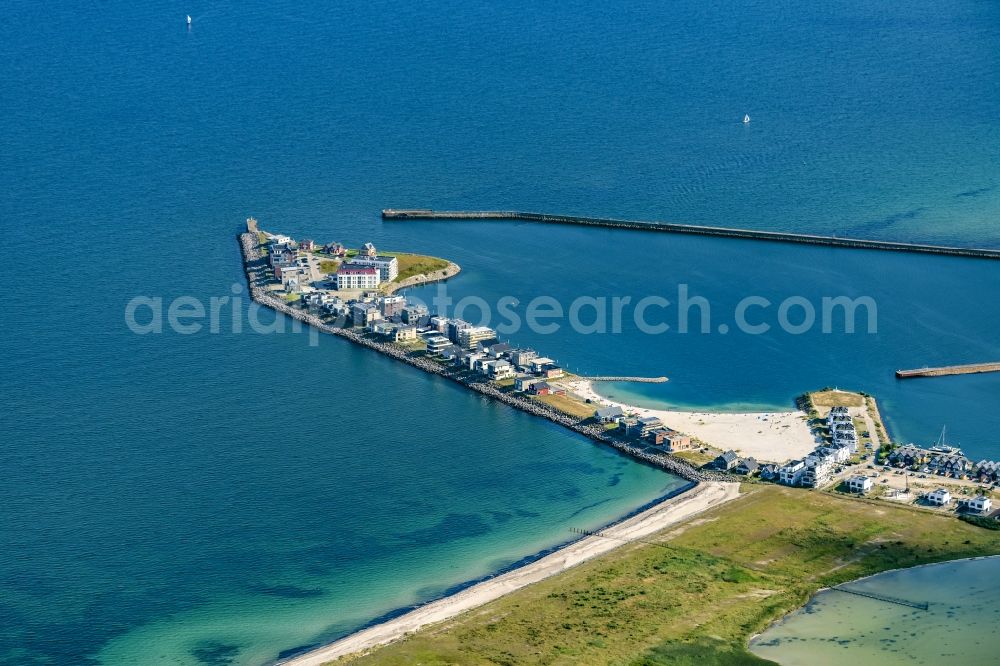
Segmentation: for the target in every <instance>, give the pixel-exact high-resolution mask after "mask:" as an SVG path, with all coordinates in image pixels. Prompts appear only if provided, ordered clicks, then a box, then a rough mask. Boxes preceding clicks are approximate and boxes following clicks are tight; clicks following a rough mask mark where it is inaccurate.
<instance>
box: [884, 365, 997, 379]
mask: <svg viewBox="0 0 1000 666" xmlns="http://www.w3.org/2000/svg"><path fill="white" fill-rule="evenodd" d="M981 372H1000V363H971V364H969V365H946V366H942V367H940V368H919V369H917V370H897V371H896V378H897V379H911V378H913V377H943V376H945V375H975V374H979V373H981Z"/></svg>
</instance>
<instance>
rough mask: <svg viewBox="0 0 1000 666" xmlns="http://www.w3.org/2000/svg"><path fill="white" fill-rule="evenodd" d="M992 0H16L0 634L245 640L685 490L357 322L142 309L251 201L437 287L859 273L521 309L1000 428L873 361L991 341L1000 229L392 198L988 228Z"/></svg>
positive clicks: (273, 648)
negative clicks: (388, 215)
mask: <svg viewBox="0 0 1000 666" xmlns="http://www.w3.org/2000/svg"><path fill="white" fill-rule="evenodd" d="M997 12H998V9H997V7H996V6H995V5H993V4H990V3H977V2H968V1H952V2H945V3H936V4H933V5H929V4H925V3H920V2H903V3H893V4H891V5H890V4H885V5H874V6H873V5H872V4H871V3H862V2H856V1H854V0H842V1H840V2H835V3H825V4H823V5H822V6H817V7H784V6H775V5H773V3H767V2H740V3H724V4H722V5H714V6H706V5H704V3H697V2H681V3H671V4H670V5H669V6H668V5H663V4H662V3H654V2H636V3H629V4H627V5H625V6H621V7H616V8H614V9H605V8H602V7H597V6H591V5H590V4H588V3H569V4H566V3H563V4H560V5H559V6H557V7H556V6H554V7H550V8H537V7H535V6H534V5H533V4H531V3H516V2H515V3H504V4H503V5H502V6H496V5H491V4H486V3H457V2H444V3H438V4H436V5H434V6H433V7H431V6H419V5H412V4H406V3H398V2H394V1H384V2H372V3H343V4H339V5H337V6H334V7H330V6H327V5H326V4H324V3H315V2H305V3H289V2H278V3H270V4H266V5H265V4H262V3H259V4H258V3H226V2H222V3H216V4H208V3H204V2H193V3H191V4H190V5H188V6H183V7H182V6H180V5H176V4H172V3H158V2H154V3H146V4H140V5H136V4H134V3H125V2H120V1H117V0H114V1H112V2H109V3H105V4H104V5H102V6H101V7H100V8H99V9H95V8H94V7H93V6H92V5H87V4H83V3H64V4H60V5H58V6H54V5H52V4H51V3H30V2H24V1H21V0H15V1H14V2H12V3H7V5H5V18H6V19H7V25H8V26H10V29H9V30H8V31H7V32H6V33H5V39H4V40H2V41H0V71H2V73H3V78H4V82H5V85H4V86H0V108H3V109H4V116H3V117H4V122H3V123H0V143H2V145H3V150H2V151H0V182H2V184H3V187H2V188H0V230H2V231H3V234H4V239H5V241H7V246H8V248H9V249H10V253H11V255H13V256H14V257H15V258H16V260H10V261H4V262H0V275H2V276H3V278H4V282H5V284H6V285H8V287H9V289H8V291H7V297H8V299H7V307H6V308H5V309H4V313H3V316H2V324H3V325H2V326H0V344H2V347H3V349H4V354H3V355H2V356H0V370H2V372H3V377H4V379H5V381H4V382H3V385H2V386H3V389H2V391H3V393H2V396H3V399H4V409H3V410H0V433H2V436H0V487H2V488H3V494H2V496H0V497H2V499H3V502H4V513H3V520H2V521H0V548H2V549H3V551H4V552H5V553H12V554H13V555H12V556H10V557H7V558H4V559H3V562H2V563H0V663H11V664H25V663H34V664H37V663H43V664H44V663H60V664H61V663H87V662H88V661H90V662H91V663H113V664H118V663H126V664H127V663H143V664H145V663H212V664H221V663H239V664H259V663H264V662H267V661H269V660H272V659H274V658H275V657H276V656H277V655H278V654H280V653H281V652H282V651H284V650H289V649H294V648H296V647H300V646H302V645H306V644H311V643H314V642H316V641H319V640H324V639H328V638H334V637H336V636H338V635H341V634H343V633H345V632H347V631H350V630H351V629H352V628H354V627H357V626H359V625H361V624H364V623H365V622H368V621H370V620H371V619H372V618H374V617H377V616H379V615H381V614H383V613H385V612H388V611H391V610H392V609H394V608H397V607H399V606H400V605H406V604H410V603H414V602H418V601H421V600H426V599H428V598H432V597H433V596H435V595H437V594H439V593H441V591H442V590H445V589H447V588H448V587H450V586H452V585H455V584H458V583H461V582H462V581H465V580H468V579H470V578H475V577H477V576H480V575H483V574H486V573H488V572H490V571H494V570H496V569H497V568H499V567H502V566H504V565H506V564H509V563H510V562H512V561H515V560H517V559H519V558H521V557H524V556H526V555H530V554H531V553H534V552H536V551H538V550H540V549H543V548H546V547H549V546H551V545H553V544H556V543H559V542H561V541H563V540H565V539H566V538H568V537H569V535H570V534H571V532H570V531H569V529H570V528H571V527H586V526H594V525H598V524H600V523H602V522H605V521H608V520H612V519H614V518H616V517H619V516H621V515H622V514H624V513H626V512H628V511H629V510H631V509H633V508H634V507H636V506H639V505H641V504H643V503H645V502H647V501H649V500H651V499H653V498H655V497H657V496H659V495H660V494H662V493H665V492H669V491H670V490H671V489H672V488H673V487H674V484H675V480H673V479H671V478H670V477H665V476H664V475H662V474H659V473H656V472H654V471H653V470H650V469H647V468H644V467H641V466H638V465H635V464H633V463H631V462H629V461H628V460H626V459H624V458H621V457H619V456H616V455H614V454H612V453H609V452H606V451H603V450H601V449H597V448H595V447H593V446H592V445H590V444H589V443H587V442H585V441H582V440H580V439H579V438H576V437H573V436H571V435H569V434H567V433H566V432H563V431H561V430H558V429H556V428H555V427H554V426H551V425H549V424H546V423H542V422H539V421H537V420H533V419H531V418H529V417H527V416H526V415H523V414H518V413H511V412H510V411H509V410H505V409H502V408H500V407H499V406H496V405H492V404H490V403H488V402H484V401H482V400H480V399H478V398H476V397H475V396H472V395H469V394H467V393H466V392H463V391H461V390H460V389H458V387H455V386H452V385H450V384H447V383H444V382H440V381H438V380H435V379H433V378H429V377H425V376H423V375H422V374H420V373H418V372H415V371H412V370H411V369H408V368H402V367H399V366H398V365H396V364H392V363H389V362H388V361H386V360H385V359H381V358H379V357H377V356H374V355H372V354H369V353H367V352H364V351H363V350H359V349H355V348H353V347H350V346H349V345H346V344H344V343H342V341H338V340H325V339H324V340H323V341H321V343H320V345H319V346H318V347H316V348H312V347H310V346H309V345H308V336H306V335H302V334H286V335H271V336H261V335H248V334H240V335H236V334H233V333H232V332H231V330H232V327H231V326H230V325H229V319H228V315H226V317H224V318H223V326H222V331H224V333H221V334H211V333H208V332H202V333H200V334H197V335H190V336H189V335H178V334H174V333H165V334H162V335H151V336H145V337H140V336H135V335H132V334H131V333H129V331H128V329H127V328H126V326H125V322H124V316H123V312H124V307H125V304H126V303H127V302H128V301H129V299H131V298H132V297H134V296H136V295H140V294H146V295H150V296H161V297H163V298H165V299H166V300H167V301H169V300H170V299H172V298H174V297H177V296H181V295H191V296H195V297H197V298H198V299H201V300H206V299H208V298H209V297H212V296H225V295H229V294H231V291H230V290H231V287H232V285H234V284H237V285H239V284H241V283H242V276H241V273H240V268H239V256H238V252H237V248H236V244H235V242H234V240H233V234H234V233H235V232H236V231H237V230H238V228H239V225H240V224H241V221H242V220H243V219H244V218H245V217H246V216H247V215H250V214H253V215H256V216H257V217H258V218H259V219H261V221H262V222H263V223H264V224H265V226H267V227H268V228H271V229H275V230H282V231H286V232H288V233H292V234H294V235H296V236H311V237H314V238H317V239H327V238H330V239H337V240H342V241H345V242H349V243H352V244H354V243H360V242H363V241H365V240H372V241H374V242H375V243H376V244H378V245H379V246H380V247H384V248H398V249H413V250H415V251H424V252H429V253H433V254H437V255H442V256H447V257H449V258H454V259H455V260H456V261H458V262H459V263H460V264H462V266H463V267H464V269H465V271H464V272H463V274H462V275H461V276H460V277H459V278H457V279H456V280H454V281H453V282H451V283H449V290H451V291H453V292H454V293H455V294H456V295H460V294H462V293H466V294H473V293H474V294H480V295H483V296H486V297H488V298H489V299H490V300H494V299H495V298H497V297H499V296H502V295H515V296H518V297H520V298H522V299H524V300H529V299H530V298H531V297H532V296H533V295H537V294H538V293H539V292H541V291H545V292H550V293H549V295H552V296H553V297H555V298H556V299H557V300H559V301H566V300H569V299H572V298H574V297H576V296H578V295H581V294H587V295H594V296H596V295H602V294H603V295H615V294H632V295H636V296H639V295H648V294H650V293H661V292H662V293H665V294H670V293H672V292H673V291H674V290H675V288H676V286H677V284H678V283H681V282H684V283H687V284H689V285H690V286H691V290H692V293H703V294H705V295H707V296H710V297H711V298H712V300H713V305H715V307H716V309H717V310H718V311H719V312H720V313H723V316H725V314H724V313H726V312H728V311H730V310H731V306H732V304H733V302H734V301H735V300H736V299H737V298H738V297H741V296H743V295H746V294H745V292H751V293H757V292H759V293H762V294H765V295H768V296H772V297H784V296H787V295H789V294H794V293H799V292H802V294H803V295H805V296H807V297H810V298H812V297H815V296H817V295H822V294H827V293H833V294H839V293H841V292H846V293H848V294H851V295H861V294H869V293H870V294H871V295H873V296H875V297H877V300H878V303H879V308H880V318H879V332H878V333H877V334H876V335H874V336H867V335H866V336H846V335H838V334H831V335H830V336H828V337H827V336H824V335H823V334H806V335H802V336H795V337H793V336H787V335H778V334H774V335H766V336H755V337H748V336H742V335H734V334H730V335H721V334H717V333H713V334H710V335H685V336H681V335H673V334H665V335H661V336H643V335H639V334H638V333H637V332H636V331H634V330H629V329H627V328H626V330H623V332H622V333H621V334H615V335H600V334H597V335H578V334H575V333H573V332H572V331H567V330H562V331H560V332H557V333H553V334H549V335H542V334H536V333H533V332H531V331H522V332H520V333H518V334H517V336H516V339H517V341H519V342H524V343H525V344H533V345H536V346H537V347H538V348H539V349H543V350H545V351H546V352H550V353H551V354H553V355H555V356H556V357H557V358H559V360H560V361H562V362H564V363H565V364H567V365H569V366H571V367H572V368H574V369H576V370H580V371H581V372H594V373H597V372H600V373H609V372H616V373H617V372H625V373H628V374H654V373H655V374H666V375H668V376H670V377H671V379H672V381H671V382H670V383H669V384H667V385H661V386H655V387H645V388H644V389H643V392H642V393H641V394H639V393H635V394H634V395H635V397H637V398H640V399H641V398H645V399H648V400H657V401H660V400H663V401H667V402H669V403H671V404H678V405H683V406H690V407H698V406H724V407H732V406H738V405H744V404H751V405H759V406H782V407H783V406H788V405H789V404H790V401H791V399H792V397H793V396H794V395H795V394H796V393H798V392H800V391H801V390H804V389H806V388H812V387H814V386H816V385H817V384H819V385H825V384H833V383H836V384H842V385H845V386H846V385H849V387H850V388H861V389H866V390H869V391H872V392H873V393H876V394H878V395H879V397H880V398H881V400H882V403H883V407H884V409H885V411H886V416H887V418H888V419H889V420H890V423H891V425H892V427H893V430H894V432H896V433H897V434H898V435H899V436H900V437H906V438H909V439H916V440H927V439H931V438H933V437H935V436H936V433H937V432H938V431H939V429H940V426H941V425H942V424H943V423H945V422H946V423H947V424H948V426H949V431H950V432H953V433H954V434H955V437H956V439H958V440H960V442H961V444H962V445H963V446H964V447H965V448H966V449H967V450H968V451H970V452H975V453H976V454H977V455H980V454H981V455H993V456H994V457H997V456H1000V452H998V451H996V444H995V439H994V438H993V433H995V432H996V431H997V427H998V426H1000V422H998V421H997V419H998V417H997V416H996V414H997V410H996V409H995V408H994V407H995V405H996V401H997V399H998V397H1000V384H998V383H997V382H998V379H997V377H996V376H992V377H985V376H984V377H963V378H953V379H944V380H940V381H937V380H936V381H930V382H914V383H906V384H903V383H896V382H895V381H894V380H893V379H891V372H892V370H894V369H895V368H896V367H899V366H910V365H916V366H919V365H923V364H925V363H926V364H931V363H938V362H964V361H979V360H984V359H987V358H997V357H1000V349H998V346H997V345H998V343H997V340H998V338H997V336H996V330H997V323H1000V322H998V321H997V320H998V317H1000V315H998V308H997V305H996V295H997V293H998V286H1000V284H998V281H997V278H996V275H997V273H996V270H995V269H994V268H993V266H992V265H987V264H984V263H982V262H961V261H954V260H946V259H935V258H920V257H906V256H903V255H898V256H896V255H894V256H882V255H872V254H870V253H854V252H840V253H835V252H832V251H825V250H817V249H809V248H794V247H786V246H771V245H763V244H754V245H746V244H739V243H736V242H730V241H717V240H711V239H695V238H680V237H669V236H658V237H652V236H648V235H645V236H643V235H636V234H615V233H612V232H609V231H605V230H585V229H578V228H572V227H552V228H542V227H534V226H529V225H499V224H498V225H493V224H482V225H478V224H477V225H445V224H424V223H406V224H383V223H381V222H380V221H379V219H378V215H377V211H378V210H379V209H380V208H382V207H387V206H433V207H438V208H524V209H541V210H553V211H557V212H577V213H582V214H590V215H608V216H620V217H631V218H636V219H671V220H677V221H683V222H692V223H703V224H728V225H740V226H748V227H757V228H771V229H784V228H790V229H793V230H798V231H809V232H818V233H838V234H842V235H847V234H851V235H863V236H867V237H875V238H889V239H900V240H914V241H929V242H946V243H954V244H964V245H991V246H996V245H998V243H1000V234H998V233H997V227H996V220H997V219H1000V218H998V215H997V214H998V212H1000V188H998V187H997V185H998V182H997V163H996V161H997V155H1000V150H998V147H1000V145H998V121H997V117H996V108H997V106H998V102H1000V99H998V92H997V88H996V86H995V85H994V84H995V80H996V74H997V62H996V57H995V56H996V53H998V52H1000V48H998V47H1000V27H998V26H1000V21H997V18H998V17H997ZM188 13H190V14H191V15H192V16H193V17H194V19H195V23H194V26H193V28H192V30H190V31H187V30H186V29H185V28H184V25H183V16H184V14H188ZM743 113H750V114H751V115H752V116H753V119H754V120H753V122H752V123H751V124H750V125H749V126H748V127H744V126H743V125H742V123H740V122H739V120H740V118H742V115H743ZM38 258H44V259H45V260H47V262H48V263H46V264H45V266H44V269H42V270H39V269H38V268H37V265H36V264H34V263H33V262H34V261H36V260H37V259H38ZM25 262H27V266H26V264H25ZM420 293H423V291H421V292H420ZM244 305H245V304H244ZM625 388H626V387H611V390H612V391H614V392H619V391H624V390H625ZM629 389H630V390H632V391H637V389H635V387H629Z"/></svg>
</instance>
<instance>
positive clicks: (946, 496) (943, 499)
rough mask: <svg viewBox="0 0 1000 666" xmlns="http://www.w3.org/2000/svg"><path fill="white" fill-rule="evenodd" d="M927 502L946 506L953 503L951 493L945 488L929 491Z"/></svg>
mask: <svg viewBox="0 0 1000 666" xmlns="http://www.w3.org/2000/svg"><path fill="white" fill-rule="evenodd" d="M927 503H928V504H933V505H934V506H946V505H948V504H950V503H951V493H949V492H948V491H947V490H945V489H944V488H938V489H937V490H935V491H933V492H930V493H927Z"/></svg>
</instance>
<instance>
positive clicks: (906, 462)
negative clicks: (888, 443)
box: [888, 444, 929, 467]
mask: <svg viewBox="0 0 1000 666" xmlns="http://www.w3.org/2000/svg"><path fill="white" fill-rule="evenodd" d="M928 457H929V452H928V451H925V450H924V449H921V448H919V447H916V446H913V445H912V444H907V445H906V446H900V447H898V448H896V449H894V450H893V451H892V453H890V454H889V458H888V460H889V463H890V464H892V465H895V466H897V467H913V466H915V465H921V464H923V463H925V462H927V459H928Z"/></svg>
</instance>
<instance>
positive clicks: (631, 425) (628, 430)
mask: <svg viewBox="0 0 1000 666" xmlns="http://www.w3.org/2000/svg"><path fill="white" fill-rule="evenodd" d="M618 429H619V430H621V431H622V433H623V434H624V435H625V436H626V437H638V436H639V435H640V433H642V426H640V425H639V419H637V418H635V417H634V416H626V417H625V418H623V419H622V420H620V421H619V422H618Z"/></svg>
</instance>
